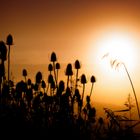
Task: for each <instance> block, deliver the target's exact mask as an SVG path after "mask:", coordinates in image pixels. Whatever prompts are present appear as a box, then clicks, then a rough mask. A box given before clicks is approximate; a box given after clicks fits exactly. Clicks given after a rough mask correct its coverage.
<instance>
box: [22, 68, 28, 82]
mask: <svg viewBox="0 0 140 140" xmlns="http://www.w3.org/2000/svg"><path fill="white" fill-rule="evenodd" d="M22 75H23V76H24V78H25V83H26V77H27V70H26V69H23V71H22Z"/></svg>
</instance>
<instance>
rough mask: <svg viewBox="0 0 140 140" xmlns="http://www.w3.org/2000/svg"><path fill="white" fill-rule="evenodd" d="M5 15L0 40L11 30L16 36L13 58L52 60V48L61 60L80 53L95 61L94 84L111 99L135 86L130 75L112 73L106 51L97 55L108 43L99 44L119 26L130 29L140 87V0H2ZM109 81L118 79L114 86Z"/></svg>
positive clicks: (134, 75)
mask: <svg viewBox="0 0 140 140" xmlns="http://www.w3.org/2000/svg"><path fill="white" fill-rule="evenodd" d="M0 17H1V21H0V40H6V36H7V35H8V34H9V33H10V34H12V35H13V38H14V45H13V46H12V49H11V61H12V63H14V64H47V63H48V61H49V57H50V54H51V52H52V51H55V52H56V54H57V55H58V59H59V61H60V63H65V62H66V63H68V62H72V63H73V62H74V60H75V59H79V60H80V62H82V63H83V64H90V67H91V73H93V74H95V76H96V77H97V79H98V83H99V84H98V83H97V84H96V87H95V88H96V89H95V90H96V95H97V94H98V95H100V96H99V97H98V96H97V97H95V98H97V99H98V100H101V97H104V100H105V101H106V102H107V101H108V100H109V99H108V97H110V98H111V97H112V100H115V98H116V97H118V96H114V95H112V94H113V92H114V91H116V89H117V90H118V92H120V93H122V92H123V93H124V95H122V96H123V97H121V96H120V97H118V98H116V100H120V99H121V98H123V99H125V98H126V96H127V95H128V94H129V92H130V93H132V91H131V86H130V83H129V81H128V80H127V76H124V77H123V78H122V77H121V76H118V75H119V74H118V73H117V74H116V73H115V74H114V75H115V76H114V75H113V74H112V75H109V74H108V73H110V70H109V72H105V70H103V67H102V66H100V63H101V62H100V60H99V59H98V58H99V57H102V56H98V55H99V54H100V50H101V49H102V48H103V47H104V46H103V45H99V44H100V43H101V42H103V40H104V38H105V39H106V37H107V38H110V36H112V34H115V33H116V32H117V33H118V34H120V35H122V36H124V37H125V35H126V36H127V35H128V36H129V37H130V38H132V40H133V42H134V43H135V45H133V46H132V47H134V50H135V51H134V53H133V56H135V59H134V60H133V62H132V64H135V65H134V69H133V70H131V72H130V73H131V74H132V78H133V80H134V84H135V86H136V90H137V91H140V89H139V82H140V80H139V78H138V77H140V74H139V72H140V65H139V60H140V57H139V56H140V54H139V52H140V43H139V38H140V2H139V0H0ZM103 44H104V43H103ZM126 52H127V49H126ZM124 53H125V52H124ZM130 58H131V54H130ZM84 69H88V68H84ZM107 71H108V70H107ZM119 78H120V79H119ZM114 79H115V80H114ZM116 79H117V80H116ZM120 81H121V82H120ZM110 83H114V84H113V85H112V88H111V89H110V86H109V85H110ZM122 83H123V84H124V85H123V84H122ZM120 85H121V86H124V87H129V88H122V87H120ZM101 87H102V89H103V90H104V92H105V94H104V92H103V90H101ZM110 92H111V94H109V95H108V96H107V94H108V93H110ZM138 96H139V99H140V95H138ZM113 97H114V98H113ZM123 101H124V100H123ZM116 102H117V101H116Z"/></svg>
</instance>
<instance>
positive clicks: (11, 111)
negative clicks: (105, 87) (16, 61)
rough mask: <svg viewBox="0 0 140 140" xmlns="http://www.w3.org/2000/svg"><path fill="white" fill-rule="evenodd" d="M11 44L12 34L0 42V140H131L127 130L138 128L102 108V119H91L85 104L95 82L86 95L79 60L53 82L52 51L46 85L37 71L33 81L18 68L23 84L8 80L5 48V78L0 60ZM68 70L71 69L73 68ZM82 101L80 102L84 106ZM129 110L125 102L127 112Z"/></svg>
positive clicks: (132, 136) (88, 105) (91, 112)
mask: <svg viewBox="0 0 140 140" xmlns="http://www.w3.org/2000/svg"><path fill="white" fill-rule="evenodd" d="M12 44H13V41H12V36H11V35H9V36H8V37H7V41H6V43H4V42H3V41H0V137H1V138H3V139H6V138H11V139H22V138H24V139H34V138H39V139H79V140H122V139H127V140H132V139H133V140H135V139H138V138H140V137H138V135H136V133H135V132H134V131H133V128H134V127H135V126H136V125H138V124H139V121H137V122H134V123H133V120H132V118H127V117H125V116H121V115H115V113H114V112H113V111H112V110H110V109H108V108H104V112H105V114H106V117H105V118H103V117H102V116H101V117H97V114H96V109H95V107H94V106H92V105H91V95H92V92H93V86H94V83H95V82H96V78H95V76H94V75H92V76H91V79H90V82H91V91H90V93H89V94H88V93H86V95H85V88H86V83H87V79H86V76H85V74H82V75H79V70H80V69H81V65H80V62H79V61H78V60H76V61H75V62H74V66H73V65H72V64H71V63H69V64H67V67H66V70H65V76H67V81H66V82H64V81H63V80H60V79H59V69H60V68H61V67H60V64H59V63H58V61H57V57H56V54H55V53H54V52H53V53H52V54H51V57H50V64H49V65H48V73H49V74H48V81H44V79H43V77H42V73H41V72H40V71H38V73H37V74H36V75H35V79H36V80H35V82H32V80H31V79H30V78H28V75H27V70H26V69H23V71H22V75H23V78H24V80H21V81H19V82H18V83H14V81H11V80H10V74H9V73H10V50H8V61H9V62H8V78H6V76H5V65H4V62H5V61H6V60H7V59H6V58H7V46H6V45H8V47H9V49H10V46H11V45H12ZM73 67H74V68H73ZM84 99H86V101H85V102H84ZM130 110H131V107H130V106H129V104H127V110H125V111H130Z"/></svg>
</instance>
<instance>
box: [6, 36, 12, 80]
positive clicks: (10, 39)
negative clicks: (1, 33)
mask: <svg viewBox="0 0 140 140" xmlns="http://www.w3.org/2000/svg"><path fill="white" fill-rule="evenodd" d="M6 44H7V45H8V48H9V51H8V81H9V80H10V46H11V45H13V37H12V35H11V34H9V35H8V36H7V40H6Z"/></svg>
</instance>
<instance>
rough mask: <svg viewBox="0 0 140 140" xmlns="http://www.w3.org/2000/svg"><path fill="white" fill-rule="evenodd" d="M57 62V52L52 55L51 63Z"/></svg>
mask: <svg viewBox="0 0 140 140" xmlns="http://www.w3.org/2000/svg"><path fill="white" fill-rule="evenodd" d="M55 61H57V58H56V54H55V52H52V54H51V62H55Z"/></svg>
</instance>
